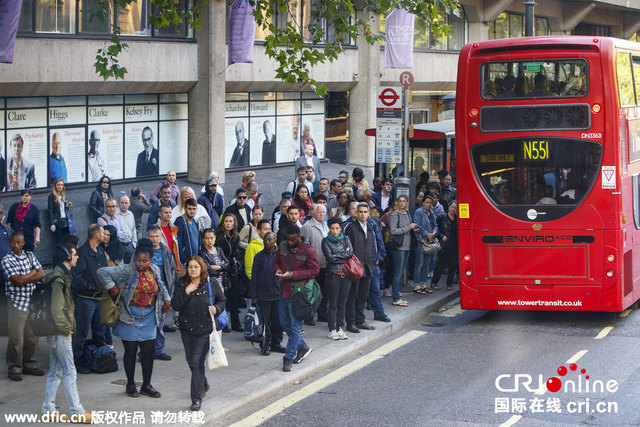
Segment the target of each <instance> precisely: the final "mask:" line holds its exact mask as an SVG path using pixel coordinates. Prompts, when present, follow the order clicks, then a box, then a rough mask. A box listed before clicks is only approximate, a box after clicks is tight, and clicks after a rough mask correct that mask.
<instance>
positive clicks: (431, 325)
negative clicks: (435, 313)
mask: <svg viewBox="0 0 640 427" xmlns="http://www.w3.org/2000/svg"><path fill="white" fill-rule="evenodd" d="M420 326H424V327H427V328H442V327H443V326H447V324H446V323H440V322H422V323H420Z"/></svg>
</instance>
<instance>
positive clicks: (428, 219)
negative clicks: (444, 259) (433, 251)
mask: <svg viewBox="0 0 640 427" xmlns="http://www.w3.org/2000/svg"><path fill="white" fill-rule="evenodd" d="M432 205H433V199H432V198H431V196H429V195H426V196H424V200H422V206H421V207H420V208H419V209H417V210H416V213H415V214H414V220H415V222H416V224H417V227H416V230H415V231H416V237H418V238H419V239H422V240H428V241H429V242H433V240H434V239H435V237H436V233H437V232H438V226H437V224H436V216H435V215H434V213H433V211H432V209H431V206H432ZM414 254H415V260H416V262H415V265H414V270H413V284H414V286H413V292H415V293H418V294H423V295H424V294H428V293H431V289H429V288H428V287H427V281H428V280H429V266H430V265H431V255H426V254H424V253H422V245H421V244H420V242H418V244H417V245H416V248H415V249H414Z"/></svg>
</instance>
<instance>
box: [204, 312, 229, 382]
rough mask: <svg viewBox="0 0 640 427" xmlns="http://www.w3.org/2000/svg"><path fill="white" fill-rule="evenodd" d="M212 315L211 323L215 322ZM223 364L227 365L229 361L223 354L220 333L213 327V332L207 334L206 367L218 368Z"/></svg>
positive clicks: (210, 368)
mask: <svg viewBox="0 0 640 427" xmlns="http://www.w3.org/2000/svg"><path fill="white" fill-rule="evenodd" d="M211 317H212V319H211V320H212V321H213V324H214V325H215V324H216V322H215V320H214V319H213V316H211ZM223 366H229V362H228V361H227V355H226V354H225V351H224V347H223V346H222V341H221V340H220V334H219V332H218V331H216V328H215V327H214V328H213V332H211V335H209V352H208V353H207V369H209V370H210V371H211V370H213V369H216V368H220V367H223Z"/></svg>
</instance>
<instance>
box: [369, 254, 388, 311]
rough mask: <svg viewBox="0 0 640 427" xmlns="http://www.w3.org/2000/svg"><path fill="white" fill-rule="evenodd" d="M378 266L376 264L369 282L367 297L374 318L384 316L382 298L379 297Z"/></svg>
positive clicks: (379, 273)
mask: <svg viewBox="0 0 640 427" xmlns="http://www.w3.org/2000/svg"><path fill="white" fill-rule="evenodd" d="M380 275H381V272H380V266H379V265H378V264H376V268H374V269H373V275H372V276H371V282H369V296H368V297H367V302H368V303H369V305H370V306H371V309H372V310H373V315H374V316H384V315H385V314H384V308H383V307H382V296H381V295H380Z"/></svg>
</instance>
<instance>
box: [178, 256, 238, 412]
mask: <svg viewBox="0 0 640 427" xmlns="http://www.w3.org/2000/svg"><path fill="white" fill-rule="evenodd" d="M208 279H209V273H208V270H207V265H206V264H205V262H204V260H203V259H202V258H201V257H199V256H193V257H191V258H189V261H187V274H186V275H185V276H183V277H182V278H180V279H179V280H178V283H177V284H176V287H175V291H174V293H173V299H172V300H171V305H172V307H173V309H174V310H175V311H177V312H179V316H178V327H179V328H180V333H181V335H182V344H183V345H184V352H185V356H186V357H187V363H188V364H189V369H191V403H192V404H191V410H193V411H198V410H200V407H201V405H202V398H203V397H204V395H205V393H206V392H207V391H208V390H209V383H208V382H207V377H206V376H205V361H206V359H207V354H208V353H209V352H210V351H209V348H210V346H209V338H210V337H209V336H210V335H211V334H213V333H215V334H217V332H216V327H215V325H214V324H213V323H214V321H215V320H212V319H213V318H214V316H215V315H217V314H219V313H221V312H222V310H224V306H225V301H226V298H225V296H224V293H223V291H222V288H221V287H220V286H218V285H217V284H216V283H210V282H209V280H208ZM218 338H219V337H218ZM217 342H218V343H219V342H220V340H219V339H218V340H217ZM215 350H216V352H218V353H222V354H221V356H223V357H225V360H226V356H225V355H224V349H222V345H220V348H219V349H217V348H216V349H215Z"/></svg>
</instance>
